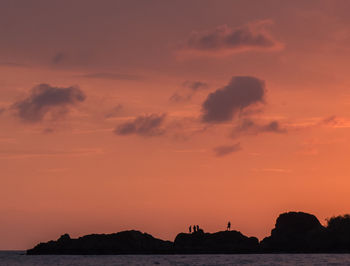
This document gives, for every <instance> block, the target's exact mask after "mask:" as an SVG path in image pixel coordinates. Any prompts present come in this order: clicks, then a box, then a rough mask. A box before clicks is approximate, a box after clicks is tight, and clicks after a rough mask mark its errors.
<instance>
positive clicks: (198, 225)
mask: <svg viewBox="0 0 350 266" xmlns="http://www.w3.org/2000/svg"><path fill="white" fill-rule="evenodd" d="M197 232H199V225H198V224H197Z"/></svg>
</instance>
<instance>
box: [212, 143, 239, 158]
mask: <svg viewBox="0 0 350 266" xmlns="http://www.w3.org/2000/svg"><path fill="white" fill-rule="evenodd" d="M240 150H242V148H241V144H240V143H239V142H238V143H236V144H234V145H225V146H218V147H215V148H214V149H213V151H214V153H215V156H217V157H223V156H226V155H229V154H231V153H233V152H237V151H240Z"/></svg>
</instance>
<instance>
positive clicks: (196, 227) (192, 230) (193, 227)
mask: <svg viewBox="0 0 350 266" xmlns="http://www.w3.org/2000/svg"><path fill="white" fill-rule="evenodd" d="M199 230H202V229H199V225H198V224H197V225H190V226H189V227H188V231H189V232H190V234H191V233H196V232H199ZM226 230H227V231H230V230H231V222H230V221H229V222H228V223H227V228H226Z"/></svg>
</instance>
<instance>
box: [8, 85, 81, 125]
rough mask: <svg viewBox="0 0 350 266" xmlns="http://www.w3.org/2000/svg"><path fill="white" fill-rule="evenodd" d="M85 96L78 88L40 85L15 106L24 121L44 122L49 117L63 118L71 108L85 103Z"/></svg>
mask: <svg viewBox="0 0 350 266" xmlns="http://www.w3.org/2000/svg"><path fill="white" fill-rule="evenodd" d="M85 98H86V96H85V94H84V93H83V92H82V91H81V90H80V89H79V88H78V87H74V86H72V87H66V88H63V87H53V86H50V85H49V84H40V85H37V86H35V87H34V88H32V90H31V93H30V95H29V96H28V97H27V98H25V99H23V100H21V101H18V102H16V103H14V104H13V106H12V108H13V109H15V111H16V113H17V115H18V116H19V117H20V118H21V119H22V121H25V122H30V123H35V122H40V121H42V120H44V118H45V117H46V116H47V115H49V114H50V115H51V118H52V119H57V118H61V117H63V116H64V115H65V114H66V113H67V112H69V107H71V106H74V105H76V104H78V103H79V102H83V101H84V100H85Z"/></svg>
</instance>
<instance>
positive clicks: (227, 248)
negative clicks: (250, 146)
mask: <svg viewBox="0 0 350 266" xmlns="http://www.w3.org/2000/svg"><path fill="white" fill-rule="evenodd" d="M340 252H341V253H349V252H350V215H344V216H337V217H333V218H331V219H329V220H328V225H327V226H326V227H325V226H323V225H322V224H321V223H320V222H319V220H318V219H317V218H316V216H314V215H312V214H308V213H304V212H288V213H283V214H281V215H279V217H278V218H277V220H276V224H275V228H274V229H272V231H271V235H270V236H268V237H266V238H264V239H263V240H262V241H261V242H259V240H258V239H257V238H256V237H247V236H245V235H243V234H242V233H241V232H239V231H234V230H232V231H231V230H227V231H221V232H216V233H205V232H204V231H203V230H202V229H199V230H197V231H195V232H193V233H179V234H178V235H177V236H176V238H175V240H174V242H171V241H164V240H161V239H157V238H154V237H153V236H151V235H149V234H147V233H142V232H140V231H135V230H131V231H123V232H119V233H115V234H92V235H86V236H83V237H79V238H76V239H73V238H71V237H70V236H69V235H68V234H64V235H62V236H61V237H60V238H59V239H58V240H56V241H49V242H47V243H40V244H38V245H37V246H35V247H34V248H32V249H29V250H27V254H28V255H48V254H70V255H73V254H74V255H76V254H82V255H86V254H94V255H107V254H108V255H117V254H235V253H340Z"/></svg>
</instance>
